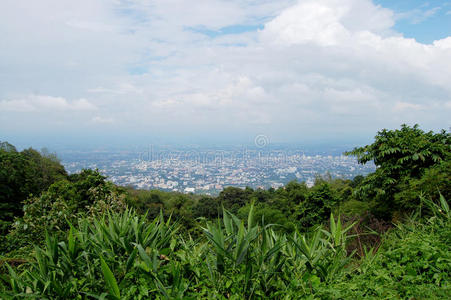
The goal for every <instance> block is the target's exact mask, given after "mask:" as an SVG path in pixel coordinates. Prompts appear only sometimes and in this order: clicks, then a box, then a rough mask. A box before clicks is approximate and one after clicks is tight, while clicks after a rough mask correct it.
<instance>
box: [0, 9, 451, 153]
mask: <svg viewBox="0 0 451 300" xmlns="http://www.w3.org/2000/svg"><path fill="white" fill-rule="evenodd" d="M450 116H451V1H428V2H425V1H416V0H397V1H390V0H374V1H370V0H300V1H296V0H278V1H273V0H271V1H270V0H240V1H236V0H227V1H222V0H196V1H187V0H185V1H183V0H161V1H160V0H155V1H145V0H110V1H106V0H78V1H66V0H40V1H27V0H2V1H1V2H0V140H8V141H10V142H12V143H13V144H14V143H16V144H20V145H33V146H54V145H60V146H61V145H63V146H64V145H68V146H70V145H78V146H80V145H81V146H82V145H94V144H102V145H109V144H110V145H113V144H114V145H133V144H137V143H141V144H149V143H166V142H171V143H179V144H186V143H204V144H209V143H210V144H221V143H224V144H227V143H246V142H252V141H253V140H254V137H256V136H259V135H264V136H266V137H267V138H268V140H270V141H271V142H274V143H298V144H302V143H303V142H305V143H307V142H318V143H328V142H330V143H335V144H337V143H345V144H346V143H354V142H355V143H361V142H368V141H371V139H372V138H373V137H374V136H375V135H376V133H377V131H378V130H381V129H382V128H389V129H393V128H399V127H400V125H401V124H403V123H406V124H410V125H413V124H415V123H418V124H420V126H421V128H423V129H425V130H439V129H449V128H450V126H451V121H450V120H451V118H450Z"/></svg>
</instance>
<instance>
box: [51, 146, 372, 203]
mask: <svg viewBox="0 0 451 300" xmlns="http://www.w3.org/2000/svg"><path fill="white" fill-rule="evenodd" d="M335 152H336V151H335ZM59 155H60V157H61V159H62V163H63V165H64V166H65V168H66V170H68V172H69V173H75V172H79V171H81V170H82V169H84V168H89V169H98V170H99V171H100V172H101V173H102V174H104V175H105V176H107V177H108V179H109V180H110V181H112V182H114V183H115V184H118V185H121V186H133V187H134V188H138V189H161V190H165V191H177V192H184V193H195V194H210V195H216V194H218V193H219V192H220V191H221V190H222V189H223V188H225V187H228V186H235V187H241V188H244V187H246V186H248V187H251V188H264V189H267V188H270V187H272V188H278V187H281V186H283V185H285V184H286V183H288V182H289V181H292V180H297V181H305V182H306V184H307V185H309V186H312V185H313V183H314V181H315V178H316V177H317V176H329V175H330V176H331V177H332V178H344V179H352V178H354V177H355V176H357V175H365V174H368V173H370V172H372V171H374V169H375V167H374V164H366V165H360V164H358V163H357V160H356V159H355V158H354V157H348V156H344V155H342V154H337V153H333V151H331V152H330V153H327V151H321V152H319V151H318V152H317V153H314V152H311V151H310V152H305V151H302V150H296V149H291V148H281V149H278V150H274V149H271V150H270V149H260V148H258V147H257V148H255V149H247V148H242V149H227V150H218V149H201V148H193V149H156V148H154V147H149V148H148V149H146V150H144V151H130V150H128V151H107V150H97V151H86V152H83V151H70V152H63V153H60V154H59Z"/></svg>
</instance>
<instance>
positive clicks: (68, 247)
mask: <svg viewBox="0 0 451 300" xmlns="http://www.w3.org/2000/svg"><path fill="white" fill-rule="evenodd" d="M444 203H445V204H446V205H447V203H446V201H444V202H443V201H442V203H441V204H439V205H437V204H431V203H429V205H431V206H432V207H433V208H434V209H435V210H434V211H435V212H436V215H434V217H433V218H435V219H434V220H441V221H440V222H445V223H446V222H447V223H446V224H448V225H447V226H449V208H448V207H447V206H446V205H445V204H444ZM434 205H435V206H434ZM431 222H432V221H431ZM434 222H435V221H434ZM437 222H438V221H437ZM259 224H262V225H259ZM434 224H435V223H434ZM69 225H70V230H69V232H68V233H67V236H66V238H65V239H63V240H61V241H57V239H56V238H54V237H52V235H51V234H46V238H45V246H44V247H42V248H40V247H35V250H34V252H33V259H32V261H30V262H29V264H28V265H27V266H26V267H25V268H22V270H23V269H25V270H24V271H19V269H16V268H13V267H10V266H9V265H8V270H9V274H8V275H7V276H6V277H5V278H3V280H4V288H3V289H2V291H1V294H0V298H4V299H22V298H25V297H27V298H35V299H149V298H152V299H182V298H183V299H199V298H203V299H260V298H270V299H293V298H303V297H309V295H317V296H320V297H326V298H336V297H338V298H340V297H344V296H343V295H345V296H346V297H353V295H360V296H362V297H364V296H365V294H364V293H358V292H359V290H356V289H353V288H352V287H355V286H361V285H359V284H358V283H356V282H354V283H353V284H354V285H353V286H349V287H350V288H348V289H346V288H344V286H346V285H345V284H344V282H345V281H346V280H347V279H346V278H348V279H349V278H359V276H361V277H360V278H361V282H362V283H364V282H366V281H365V280H368V279H367V278H365V277H362V276H366V275H365V274H374V272H376V271H377V270H376V271H375V269H374V267H373V266H377V267H378V268H381V266H380V263H381V260H380V259H381V258H380V257H379V254H375V253H374V252H373V251H371V250H368V251H366V253H367V255H366V256H365V257H364V259H363V261H362V263H361V264H356V262H355V261H353V262H351V260H352V258H353V253H351V254H348V253H347V251H346V245H347V243H348V242H349V239H350V238H351V237H352V236H351V235H350V234H349V232H350V229H351V228H352V226H353V225H354V224H348V225H347V226H344V224H342V222H341V220H340V217H338V218H334V216H333V215H331V217H330V223H329V226H328V228H324V227H321V226H318V227H316V228H315V229H314V230H313V231H312V232H310V233H307V234H306V233H300V232H294V233H292V234H284V233H282V232H280V230H274V226H277V225H272V224H265V222H264V220H262V222H254V219H253V208H251V210H250V212H249V215H248V218H247V220H241V219H239V218H238V217H236V216H235V215H233V214H232V213H230V212H228V211H227V210H224V213H223V216H222V219H218V220H217V221H215V222H207V223H205V224H204V226H203V227H202V231H203V236H202V237H201V238H200V239H196V240H193V239H192V238H190V237H189V236H188V237H183V236H182V235H180V234H179V233H178V225H177V224H176V223H174V222H172V221H171V220H170V219H168V220H165V219H164V218H163V216H162V215H160V216H159V217H157V218H156V219H155V220H154V221H153V222H149V221H147V218H146V216H139V215H137V214H136V213H135V212H134V211H132V210H126V211H125V212H123V213H108V214H106V215H104V216H103V217H99V218H95V219H81V220H79V222H78V224H75V225H73V224H69ZM442 225H443V224H442ZM437 226H439V225H437ZM399 231H400V232H405V231H402V230H401V229H399ZM387 253H388V252H387ZM390 253H391V252H390ZM378 270H379V269H378ZM377 272H378V271H377ZM445 275H446V274H445ZM445 275H443V276H445ZM443 278H446V276H445V277H443ZM351 282H352V280H351ZM440 282H441V281H440ZM367 284H368V283H367ZM362 289H364V287H362ZM367 289H368V288H367ZM335 293H337V294H335ZM353 293H354V294H353ZM376 294H377V293H376ZM378 295H379V294H378ZM390 295H392V294H390Z"/></svg>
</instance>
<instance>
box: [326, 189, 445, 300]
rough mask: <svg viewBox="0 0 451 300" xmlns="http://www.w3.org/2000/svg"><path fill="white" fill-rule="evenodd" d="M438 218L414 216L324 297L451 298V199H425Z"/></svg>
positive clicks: (397, 227)
mask: <svg viewBox="0 0 451 300" xmlns="http://www.w3.org/2000/svg"><path fill="white" fill-rule="evenodd" d="M425 201H426V202H427V203H425V204H426V205H427V206H429V208H430V211H432V212H433V216H432V217H429V218H427V219H426V220H421V219H418V217H414V218H410V219H409V220H408V221H407V222H406V223H404V224H398V225H397V226H396V228H395V229H394V230H393V231H391V232H390V233H388V234H387V235H386V236H385V238H384V242H383V244H382V246H381V247H380V249H379V251H378V252H377V253H375V254H374V251H368V252H367V255H366V256H365V258H364V259H363V261H362V262H361V264H360V266H359V267H358V268H357V269H356V270H355V273H354V274H353V276H352V277H351V278H350V279H349V280H348V279H346V278H342V279H341V281H339V282H336V283H335V284H334V285H331V286H329V287H327V288H326V289H324V290H323V291H322V292H321V293H320V295H321V297H322V298H346V299H348V298H349V299H351V298H352V299H362V298H376V299H388V298H389V299H448V298H449V295H450V293H451V285H450V282H451V244H450V240H449V238H450V236H451V222H450V217H451V215H450V212H449V207H448V204H447V201H446V200H445V199H444V198H443V197H441V201H440V203H439V204H436V203H435V202H432V201H430V200H425Z"/></svg>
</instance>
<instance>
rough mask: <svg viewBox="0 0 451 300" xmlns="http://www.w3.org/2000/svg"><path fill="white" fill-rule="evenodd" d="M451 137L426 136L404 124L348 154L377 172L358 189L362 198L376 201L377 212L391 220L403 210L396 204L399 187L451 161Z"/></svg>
mask: <svg viewBox="0 0 451 300" xmlns="http://www.w3.org/2000/svg"><path fill="white" fill-rule="evenodd" d="M450 150H451V134H450V133H449V132H446V131H445V130H442V131H441V132H440V133H434V132H432V131H429V132H424V131H423V130H421V129H420V128H419V126H418V125H415V126H413V127H409V126H407V125H405V124H403V125H402V126H401V129H399V130H387V129H384V130H382V131H379V132H378V134H377V135H376V137H375V141H374V142H373V143H372V144H371V145H367V146H364V147H359V148H355V149H354V150H352V151H349V152H346V153H345V154H346V155H353V156H356V157H357V160H358V162H359V163H361V164H366V163H367V162H370V161H373V162H374V164H375V165H376V171H375V172H374V173H372V174H370V175H368V176H367V177H366V178H365V179H364V180H363V181H362V182H361V183H360V186H359V188H358V193H360V194H361V196H362V197H364V198H365V197H366V198H369V200H374V201H375V205H374V211H375V212H376V213H377V214H378V215H379V216H380V217H385V218H389V217H391V214H392V213H393V211H394V210H399V209H401V208H402V207H400V206H398V205H396V203H395V201H393V199H394V196H395V194H396V193H398V192H400V190H401V187H400V183H401V182H403V181H406V180H409V179H419V178H421V176H422V175H423V174H424V172H425V170H427V169H428V168H430V167H432V166H434V165H437V164H439V163H441V162H443V161H449V160H450V157H451V151H450Z"/></svg>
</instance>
